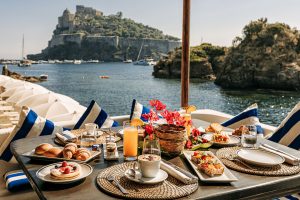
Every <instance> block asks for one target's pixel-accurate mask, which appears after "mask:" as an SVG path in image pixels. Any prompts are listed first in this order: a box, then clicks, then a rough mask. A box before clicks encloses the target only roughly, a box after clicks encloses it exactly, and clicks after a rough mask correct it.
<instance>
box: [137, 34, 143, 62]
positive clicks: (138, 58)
mask: <svg viewBox="0 0 300 200" xmlns="http://www.w3.org/2000/svg"><path fill="white" fill-rule="evenodd" d="M143 45H144V39H143V41H142V45H141V48H140V51H139V55H138V57H137V59H136V61H139V59H140V55H141V52H142V48H143Z"/></svg>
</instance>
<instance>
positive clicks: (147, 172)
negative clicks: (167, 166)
mask: <svg viewBox="0 0 300 200" xmlns="http://www.w3.org/2000/svg"><path fill="white" fill-rule="evenodd" d="M160 161H161V157H160V156H158V155H154V154H143V155H140V156H139V157H138V163H139V169H140V170H141V173H142V176H143V177H146V178H154V177H156V175H157V173H158V172H159V168H160Z"/></svg>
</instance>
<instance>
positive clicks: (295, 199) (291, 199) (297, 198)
mask: <svg viewBox="0 0 300 200" xmlns="http://www.w3.org/2000/svg"><path fill="white" fill-rule="evenodd" d="M273 200H300V193H298V194H292V195H287V196H285V197H280V198H275V199H273Z"/></svg>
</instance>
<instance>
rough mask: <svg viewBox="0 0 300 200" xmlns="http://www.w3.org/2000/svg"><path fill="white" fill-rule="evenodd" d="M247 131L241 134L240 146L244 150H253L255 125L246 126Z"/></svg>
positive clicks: (255, 132) (255, 140)
mask: <svg viewBox="0 0 300 200" xmlns="http://www.w3.org/2000/svg"><path fill="white" fill-rule="evenodd" d="M246 127H247V128H248V130H249V131H246V132H244V131H243V133H242V141H241V143H242V146H243V147H246V148H254V147H255V144H256V142H257V130H256V126H255V125H247V126H246Z"/></svg>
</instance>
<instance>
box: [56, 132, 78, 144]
mask: <svg viewBox="0 0 300 200" xmlns="http://www.w3.org/2000/svg"><path fill="white" fill-rule="evenodd" d="M55 135H56V137H57V138H58V139H60V140H61V141H62V142H73V141H74V140H75V139H76V135H74V134H73V133H72V132H71V131H64V132H62V133H55Z"/></svg>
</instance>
